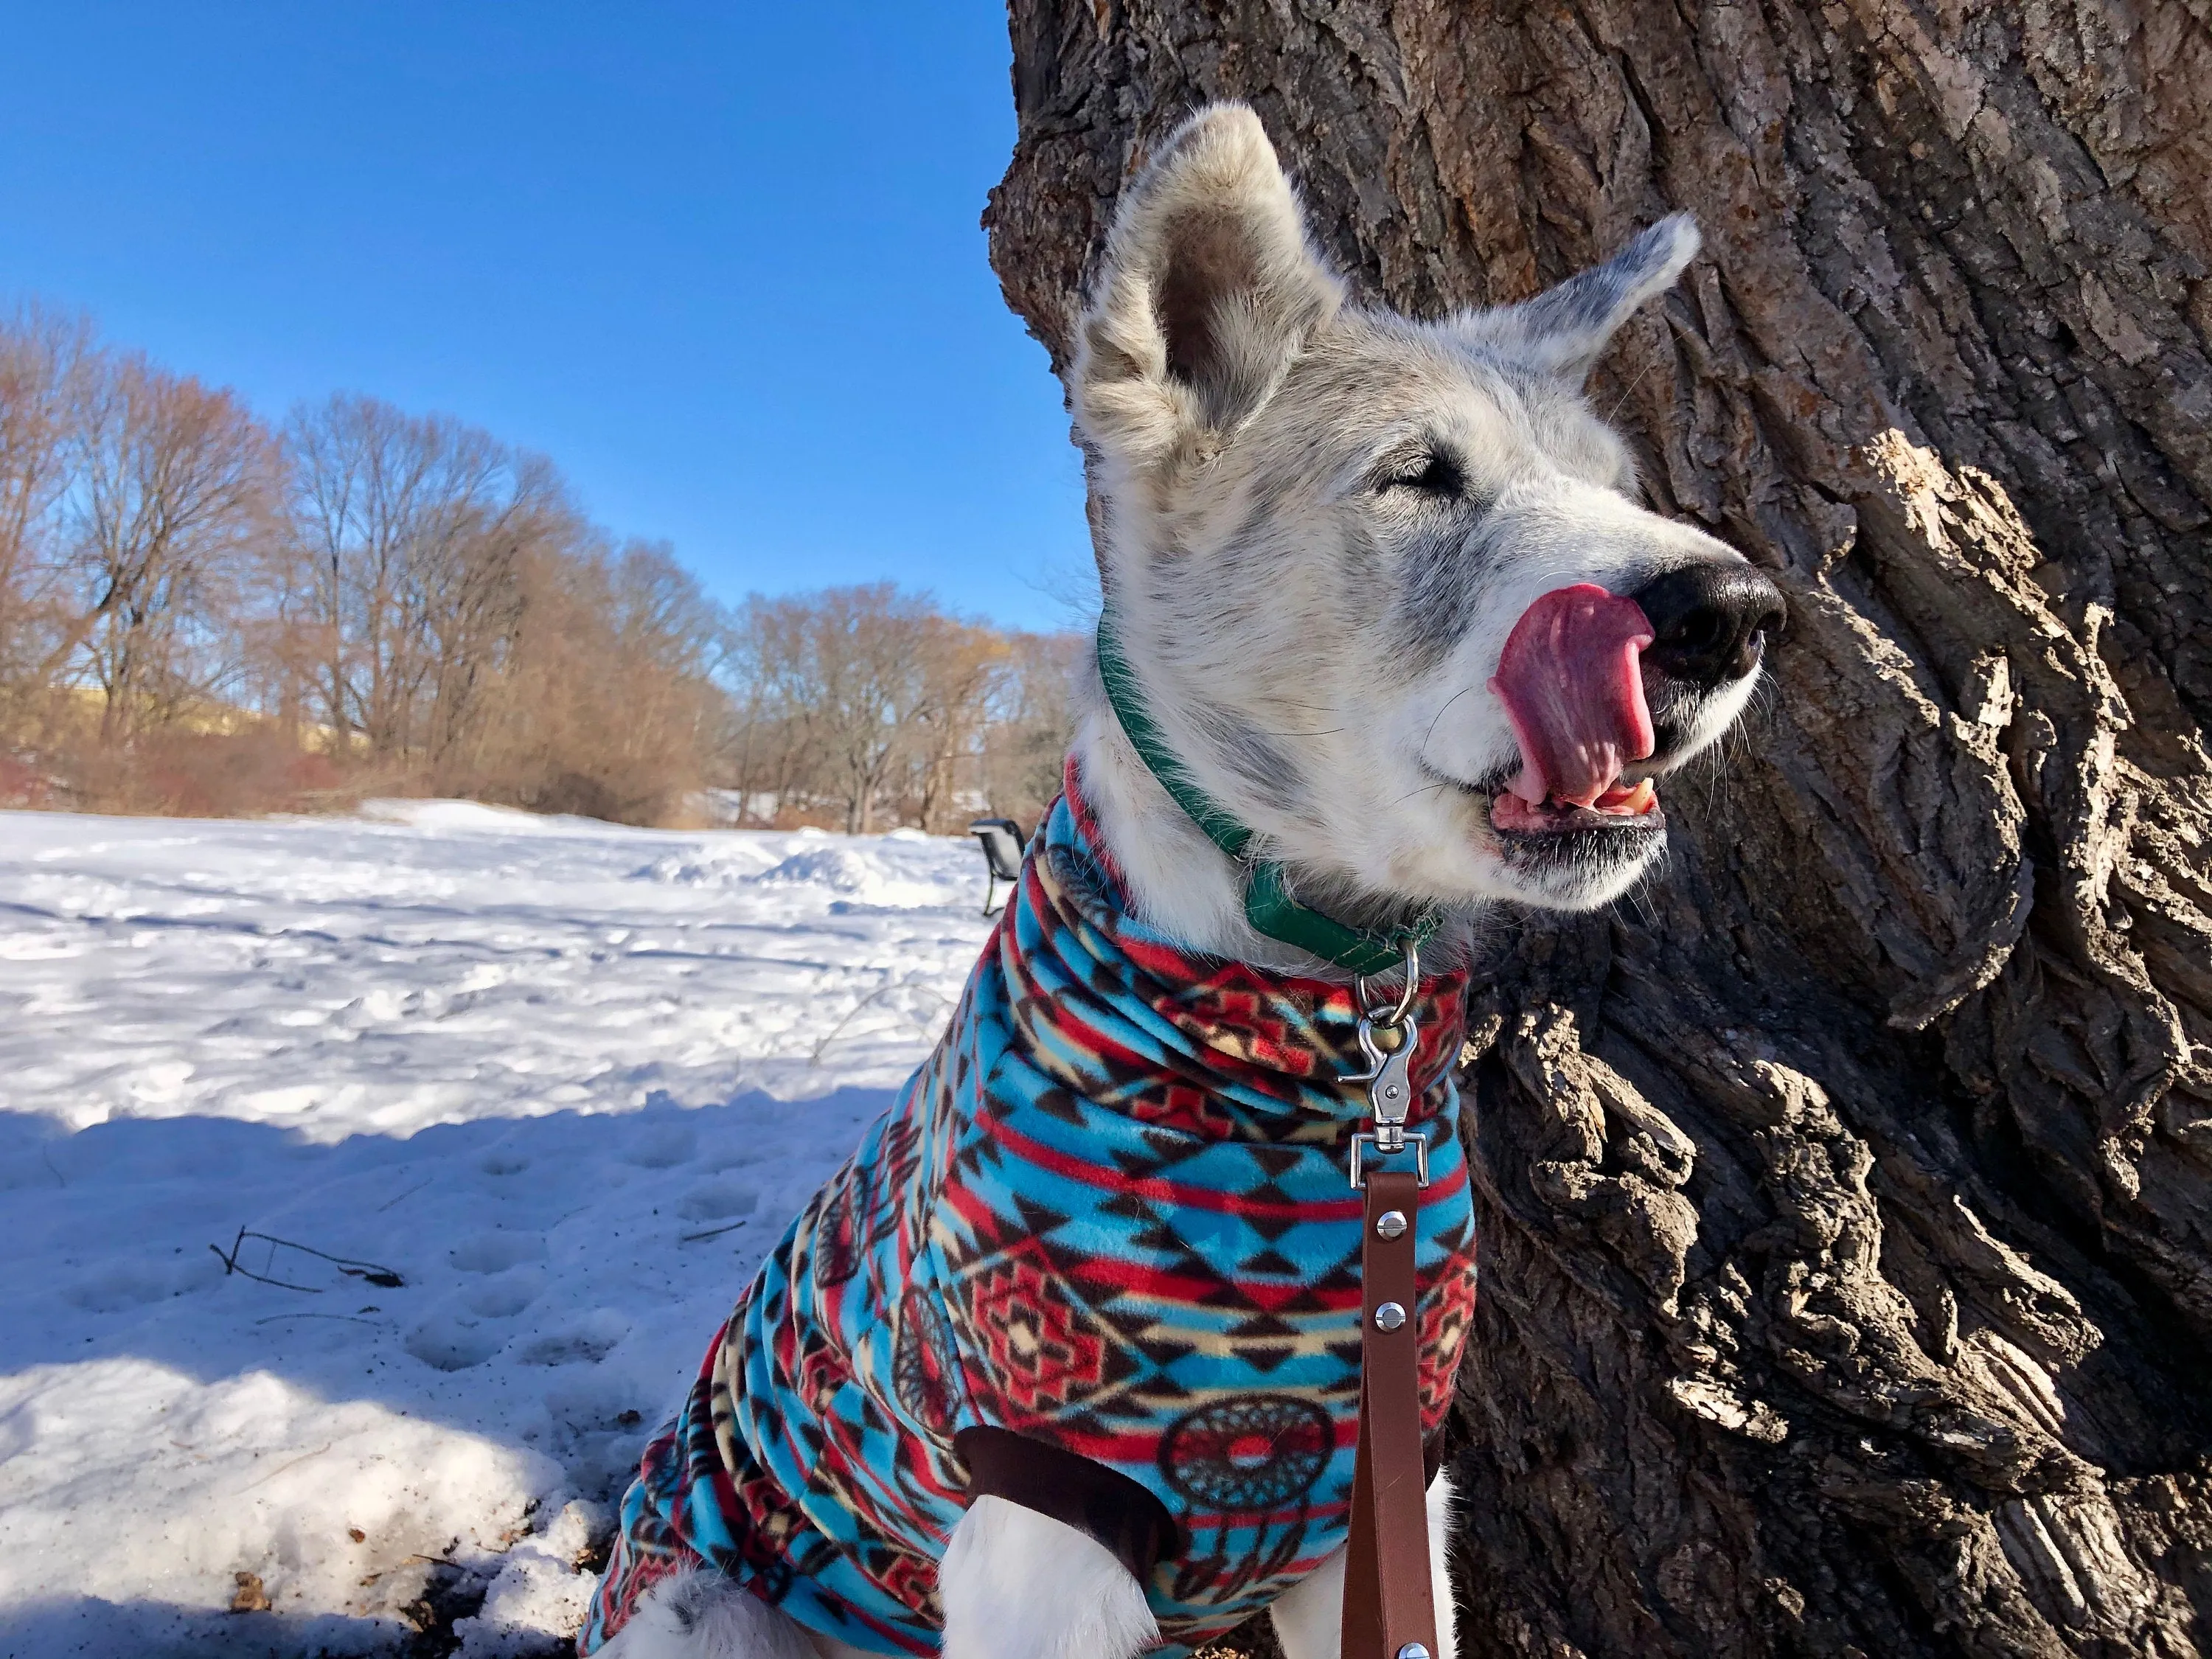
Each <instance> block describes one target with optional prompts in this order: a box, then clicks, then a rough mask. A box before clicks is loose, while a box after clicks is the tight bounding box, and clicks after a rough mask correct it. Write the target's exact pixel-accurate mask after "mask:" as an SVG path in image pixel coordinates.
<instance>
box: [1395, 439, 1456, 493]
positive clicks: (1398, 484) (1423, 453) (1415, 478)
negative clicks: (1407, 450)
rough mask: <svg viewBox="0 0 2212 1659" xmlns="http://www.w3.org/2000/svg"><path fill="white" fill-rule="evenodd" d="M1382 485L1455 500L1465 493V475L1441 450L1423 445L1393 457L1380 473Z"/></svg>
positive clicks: (1453, 460) (1454, 461)
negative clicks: (1401, 455) (1418, 448)
mask: <svg viewBox="0 0 2212 1659" xmlns="http://www.w3.org/2000/svg"><path fill="white" fill-rule="evenodd" d="M1382 487H1383V489H1411V490H1417V491H1419V493H1420V494H1422V495H1434V496H1437V497H1439V498H1441V499H1443V500H1448V501H1456V500H1457V499H1459V497H1461V496H1462V495H1465V494H1466V493H1467V479H1466V477H1465V476H1464V475H1463V474H1462V472H1461V471H1460V469H1459V463H1458V462H1457V461H1456V460H1455V459H1453V458H1452V457H1451V456H1450V455H1449V454H1447V453H1445V452H1444V451H1443V450H1441V449H1424V450H1420V451H1418V452H1416V453H1413V454H1411V455H1407V456H1405V457H1403V458H1401V459H1398V460H1395V461H1393V462H1392V463H1391V464H1390V465H1389V468H1388V470H1387V471H1385V472H1384V474H1383V483H1382Z"/></svg>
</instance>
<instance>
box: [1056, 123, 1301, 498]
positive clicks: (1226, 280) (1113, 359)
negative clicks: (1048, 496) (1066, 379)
mask: <svg viewBox="0 0 2212 1659" xmlns="http://www.w3.org/2000/svg"><path fill="white" fill-rule="evenodd" d="M1343 294H1344V290H1343V285H1342V284H1341V283H1340V282H1339V280H1338V279H1337V277H1336V276H1335V274H1334V272H1332V271H1331V270H1329V269H1328V266H1327V265H1326V264H1323V263H1322V260H1321V258H1320V257H1319V256H1318V255H1317V254H1316V252H1314V250H1313V247H1312V246H1311V245H1310V243H1309V242H1308V240H1307V239H1306V228H1305V217H1304V214H1303V213H1301V212H1300V211H1299V208H1298V202H1297V196H1296V195H1295V194H1294V193H1293V192H1292V191H1291V183H1290V180H1289V179H1286V178H1285V177H1284V175H1283V168H1282V164H1281V163H1280V162H1279V161H1277V160H1276V159H1275V151H1274V148H1273V146H1272V145H1271V144H1269V143H1268V142H1267V132H1266V131H1264V130H1263V129H1262V128H1261V125H1260V118H1259V117H1258V116H1256V115H1255V114H1254V113H1253V112H1251V110H1250V109H1249V108H1248V107H1246V106H1244V105H1243V104H1213V105H1210V106H1207V107H1206V108H1205V109H1202V110H1200V112H1198V113H1197V114H1195V115H1194V116H1192V117H1191V118H1190V119H1189V120H1188V121H1186V122H1184V123H1183V125H1182V126H1181V127H1180V128H1178V129H1177V130H1176V134H1175V136H1174V137H1171V138H1170V139H1169V140H1168V142H1167V144H1166V146H1165V147H1164V149H1162V150H1161V152H1160V153H1159V155H1158V156H1157V157H1155V158H1154V160H1153V161H1152V164H1151V165H1150V166H1148V167H1146V169H1145V171H1144V173H1142V175H1141V176H1139V179H1137V181H1136V183H1135V184H1134V185H1132V186H1131V187H1130V189H1129V190H1128V191H1127V192H1126V193H1125V194H1124V196H1123V197H1122V200H1121V206H1120V208H1119V210H1117V211H1116V213H1115V217H1114V228H1113V232H1112V234H1111V235H1110V236H1109V239H1108V241H1107V245H1106V261H1105V264H1104V267H1103V270H1102V271H1101V273H1100V276H1099V279H1098V283H1097V287H1096V289H1094V290H1093V292H1092V295H1091V304H1090V307H1089V309H1088V310H1087V311H1086V312H1085V314H1084V318H1083V325H1082V327H1081V328H1080V329H1079V331H1078V338H1077V346H1076V359H1075V388H1076V414H1077V417H1078V419H1079V422H1081V424H1082V427H1083V430H1084V434H1085V436H1086V437H1087V438H1089V439H1090V440H1091V441H1092V442H1093V443H1095V444H1097V445H1098V446H1099V447H1101V448H1103V449H1104V450H1106V451H1108V452H1109V453H1113V454H1115V455H1116V456H1118V457H1119V458H1120V459H1121V460H1123V461H1124V462H1126V463H1127V464H1128V465H1132V466H1134V467H1143V466H1146V465H1151V464H1154V463H1157V462H1159V461H1161V460H1164V459H1167V458H1168V457H1169V456H1170V455H1171V454H1174V453H1177V452H1178V451H1179V450H1180V449H1181V448H1182V447H1183V446H1185V445H1187V444H1188V443H1189V442H1191V441H1193V440H1194V439H1200V438H1202V437H1203V436H1204V435H1207V434H1214V433H1221V432H1225V431H1226V430H1227V429H1228V428H1231V427H1233V426H1234V425H1236V423H1237V422H1238V421H1240V420H1242V419H1243V417H1244V416H1247V415H1249V414H1250V413H1251V412H1252V411H1253V410H1255V409H1257V408H1258V407H1259V406H1260V405H1261V404H1262V403H1264V402H1265V401H1266V400H1267V397H1268V394H1269V393H1270V392H1273V389H1274V387H1275V386H1276V384H1277V383H1278V382H1279V380H1280V379H1281V376H1282V373H1283V370H1284V369H1285V368H1286V367H1287V366H1288V364H1289V363H1290V362H1291V358H1292V357H1294V356H1296V355H1297V350H1298V349H1299V347H1300V345H1301V344H1302V343H1304V340H1305V338H1306V337H1308V336H1309V335H1310V333H1311V332H1312V331H1313V330H1314V328H1315V327H1316V325H1319V324H1320V323H1322V321H1324V320H1325V319H1327V318H1328V316H1330V315H1331V314H1332V313H1334V311H1335V309H1336V308H1337V307H1338V306H1339V305H1340V304H1341V303H1342V301H1343Z"/></svg>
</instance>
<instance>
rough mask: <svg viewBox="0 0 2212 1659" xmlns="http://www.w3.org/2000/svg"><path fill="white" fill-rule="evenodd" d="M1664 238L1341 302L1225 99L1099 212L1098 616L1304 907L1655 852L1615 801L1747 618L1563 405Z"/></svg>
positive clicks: (1604, 437) (1685, 530) (1256, 143)
mask: <svg viewBox="0 0 2212 1659" xmlns="http://www.w3.org/2000/svg"><path fill="white" fill-rule="evenodd" d="M1697 247H1698V235H1697V232H1696V231H1695V230H1694V229H1693V228H1692V226H1691V224H1690V223H1689V222H1688V220H1687V219H1686V218H1680V217H1677V218H1673V219H1668V220H1666V221H1663V222H1661V223H1659V224H1657V225H1655V226H1653V227H1652V228H1650V229H1649V230H1647V231H1645V232H1644V234H1642V235H1641V236H1639V237H1638V238H1637V239H1636V240H1634V241H1633V242H1632V243H1631V244H1630V245H1629V246H1628V247H1627V248H1626V250H1625V251H1624V252H1621V253H1620V255H1619V256H1618V257H1616V258H1613V260H1611V261H1610V262H1608V263H1607V264H1603V265H1600V266H1598V267H1596V268H1595V269H1594V270H1586V271H1584V272H1583V273H1582V274H1581V275H1580V276H1575V277H1573V278H1571V279H1570V280H1569V281H1567V282H1565V283H1561V284H1560V285H1559V287H1558V288H1555V289H1552V290H1551V291H1550V292H1548V293H1547V294H1544V295H1541V296H1539V297H1538V298H1536V299H1534V300H1531V301H1528V302H1527V303H1525V304H1522V305H1518V306H1514V307H1508V308H1505V309H1502V310H1495V311H1486V312H1475V313H1465V314H1462V315H1458V316H1454V317H1449V318H1446V319H1443V320H1441V321H1437V322H1432V323H1422V322H1415V321H1412V320H1410V319H1406V318H1403V317H1400V316H1396V315H1394V314H1391V313H1383V312H1378V311H1370V310H1363V309H1358V308H1356V307H1352V306H1351V305H1349V304H1348V303H1347V302H1346V297H1345V294H1344V289H1343V285H1342V283H1340V280H1339V278H1338V277H1337V276H1336V275H1335V274H1334V272H1333V271H1332V270H1330V269H1329V267H1328V264H1326V263H1325V262H1324V261H1323V260H1322V258H1320V257H1319V256H1318V255H1317V254H1316V252H1314V249H1313V247H1312V246H1311V244H1310V242H1309V240H1308V239H1307V236H1306V232H1305V226H1304V219H1303V216H1302V215H1301V212H1300V210H1299V206H1298V203H1297V197H1296V196H1295V195H1294V194H1293V192H1292V191H1291V185H1290V184H1289V181H1288V180H1287V179H1285V177H1284V174H1283V172H1282V168H1281V167H1280V165H1279V163H1278V161H1276V158H1275V154H1274V151H1273V149H1272V148H1271V147H1270V146H1269V144H1268V143H1267V135H1266V134H1265V133H1264V132H1263V131H1262V130H1261V125H1260V123H1259V119H1258V118H1257V117H1255V115H1254V114H1253V113H1252V112H1251V111H1249V109H1246V108H1244V107H1243V106H1235V105H1223V106H1214V107H1212V108H1209V109H1206V110H1205V111H1202V112H1200V113H1199V114H1198V115H1196V116H1195V117H1194V118H1192V119H1191V120H1190V121H1189V122H1188V123H1187V124H1185V125H1184V126H1183V127H1182V129H1181V130H1180V131H1178V132H1177V133H1176V136H1175V137H1173V138H1172V139H1171V140H1170V142H1169V143H1168V145H1167V147H1166V148H1165V149H1164V151H1163V152H1162V153H1161V154H1160V155H1158V157H1157V159H1155V160H1154V161H1153V162H1152V165H1151V166H1150V167H1148V168H1147V169H1146V172H1145V173H1144V174H1143V176H1142V177H1141V178H1140V179H1139V180H1137V182H1136V183H1135V184H1134V185H1133V187H1132V188H1131V189H1130V191H1128V192H1127V195H1126V196H1125V197H1124V199H1123V202H1122V204H1121V210H1120V211H1119V214H1118V216H1117V217H1116V219H1115V224H1114V228H1113V233H1112V237H1111V240H1110V241H1109V246H1108V249H1107V256H1106V261H1105V264H1104V267H1103V271H1102V272H1101V275H1100V278H1099V281H1098V284H1097V288H1096V289H1095V291H1094V294H1093V297H1092V300H1091V305H1090V307H1089V308H1088V310H1087V312H1086V313H1085V316H1084V319H1083V321H1082V325H1081V329H1080V332H1079V340H1078V349H1077V357H1076V363H1075V398H1074V403H1075V408H1076V413H1077V419H1078V422H1079V426H1080V428H1081V432H1082V435H1083V437H1084V440H1085V443H1086V444H1087V446H1088V447H1089V449H1090V452H1091V456H1092V458H1093V465H1094V478H1095V480H1096V483H1097V488H1098V492H1099V497H1100V504H1101V506H1102V507H1103V514H1104V518H1103V535H1102V538H1101V540H1102V546H1103V560H1104V564H1105V572H1104V574H1105V581H1106V602H1107V605H1108V606H1109V609H1110V610H1111V611H1112V612H1113V614H1114V618H1115V631H1116V635H1117V637H1118V638H1119V640H1120V641H1121V645H1122V648H1123V651H1124V653H1125V655H1126V656H1127V658H1128V659H1129V662H1130V664H1131V666H1132V669H1133V672H1134V674H1135V676H1136V678H1137V679H1138V681H1139V685H1140V687H1141V689H1142V692H1143V695H1144V696H1145V699H1146V702H1147V704H1148V705H1149V707H1150V708H1151V710H1152V714H1154V716H1155V718H1156V719H1157V720H1158V723H1159V724H1160V726H1162V727H1163V729H1164V734H1165V736H1166V737H1167V738H1168V739H1169V741H1170V744H1172V746H1173V747H1174V749H1175V750H1176V755H1177V757H1179V759H1180V760H1181V761H1182V763H1183V765H1184V766H1185V768H1186V769H1188V771H1189V772H1190V774H1191V775H1193V777H1194V780H1195V781H1197V782H1198V783H1199V784H1200V786H1201V787H1203V788H1204V789H1205V790H1206V792H1207V793H1209V794H1210V795H1212V797H1213V799H1215V800H1216V801H1218V803H1220V805H1223V806H1224V807H1225V808H1226V809H1227V810H1228V811H1231V813H1233V814H1234V815H1235V816H1236V817H1237V818H1239V819H1240V820H1241V821H1242V822H1243V823H1246V824H1247V825H1249V826H1250V827H1251V828H1253V829H1255V830H1256V831H1258V832H1259V833H1260V835H1261V836H1262V837H1263V839H1264V842H1265V844H1266V846H1267V850H1268V852H1269V854H1271V855H1272V856H1274V857H1278V858H1280V859H1282V860H1284V861H1285V863H1287V864H1289V865H1290V866H1291V867H1292V868H1293V869H1294V870H1295V871H1296V872H1297V873H1298V879H1299V882H1300V886H1301V891H1302V892H1303V893H1304V894H1305V895H1307V896H1309V897H1310V900H1311V901H1312V902H1320V903H1323V904H1325V905H1333V906H1334V908H1337V909H1338V910H1339V911H1340V912H1343V913H1347V914H1351V915H1364V916H1374V915H1378V914H1385V913H1389V912H1391V911H1393V910H1396V911H1402V910H1403V908H1405V907H1407V905H1409V904H1431V903H1438V902H1441V903H1443V904H1445V905H1447V906H1466V905H1469V904H1474V903H1479V902H1481V901H1483V900H1486V899H1511V900H1517V901H1519V902H1523V903H1530V904H1537V905H1543V906H1547V907H1551V908H1561V909H1579V908H1589V907H1591V906H1594V905H1597V904H1601V903H1603V902H1606V901H1607V900H1608V899H1610V898H1613V896H1616V895H1618V894H1620V892H1622V891H1623V890H1625V889H1626V888H1627V887H1628V885H1629V884H1631V883H1632V881H1634V880H1635V878H1637V876H1638V874H1639V873H1640V872H1642V871H1644V869H1645V868H1647V867H1648V866H1650V863H1651V861H1652V860H1654V859H1655V858H1656V856H1657V854H1658V853H1659V851H1660V850H1661V848H1662V845H1663V844H1664V842H1665V836H1666V830H1665V818H1664V817H1663V815H1662V812H1661V811H1660V809H1659V807H1658V805H1657V801H1656V793H1655V791H1654V790H1653V788H1652V787H1651V780H1652V779H1654V778H1656V777H1659V776H1661V775H1664V774H1665V773H1667V772H1668V771H1669V770H1671V769H1674V768H1675V767H1677V766H1679V765H1680V764H1681V763H1683V762H1684V761H1685V760H1686V759H1688V758H1689V757H1691V756H1692V755H1694V754H1695V753H1697V752H1698V751H1699V750H1701V749H1704V748H1705V747H1706V746H1707V745H1708V744H1711V743H1712V742H1713V741H1714V740H1715V739H1716V738H1718V737H1719V736H1720V735H1721V733H1722V732H1724V731H1725V730H1726V729H1727V728H1728V726H1729V725H1730V724H1731V723H1732V722H1733V721H1734V720H1735V718H1736V717H1737V715H1738V714H1740V713H1741V711H1742V709H1743V707H1744V704H1745V702H1747V700H1748V699H1749V697H1750V696H1751V691H1752V687H1753V682H1754V681H1755V679H1756V678H1757V676H1758V672H1759V664H1760V660H1761V657H1762V653H1763V650H1764V640H1765V635H1766V634H1767V633H1769V632H1771V630H1772V629H1774V628H1775V627H1776V626H1777V625H1778V623H1780V622H1781V620H1782V603H1781V598H1780V595H1779V594H1778V592H1777V591H1776V590H1775V588H1774V587H1773V586H1772V585H1771V583H1769V582H1768V581H1767V580H1765V578H1764V577H1763V576H1760V575H1759V574H1758V573H1757V572H1756V571H1754V570H1753V568H1751V567H1750V566H1749V565H1748V564H1747V562H1745V561H1744V560H1743V559H1742V558H1741V556H1738V555H1737V554H1736V553H1735V552H1734V551H1732V550H1730V549H1729V548H1727V547H1725V546H1723V544H1720V543H1719V542H1717V541H1715V540H1713V539H1712V538H1711V537H1708V536H1706V535H1704V534H1702V533H1701V532H1698V531H1696V530H1693V529H1691V528H1690V527H1688V526H1685V525H1681V524H1677V523H1674V522H1672V521H1670V520H1666V519H1662V518H1660V517H1658V516H1656V514H1653V513H1648V512H1645V511H1644V510H1643V509H1642V508H1640V507H1638V506H1636V505H1635V503H1634V502H1633V501H1632V499H1631V491H1632V488H1633V482H1634V481H1633V477H1632V471H1631V468H1630V464H1629V459H1628V456H1627V453H1626V450H1625V449H1624V447H1622V444H1621V442H1620V439H1619V438H1618V437H1616V436H1615V435H1614V434H1613V431H1612V430H1611V428H1608V427H1607V425H1606V423H1605V422H1603V421H1601V419H1599V418H1598V416H1596V415H1595V413H1594V412H1593V411H1592V410H1591V409H1590V407H1589V404H1588V402H1587V401H1586V400H1585V398H1583V392H1582V386H1583V379H1584V377H1585V375H1586V374H1588V372H1589V368H1590V366H1591V365H1592V363H1593V362H1595V360H1596V358H1597V357H1598V356H1599V354H1600V353H1601V351H1603V350H1604V349H1605V346H1606V343H1607V340H1608V339H1609V338H1610V337H1611V336H1612V334H1613V331H1614V330H1615V329H1616V328H1618V327H1619V326H1620V324H1621V323H1622V322H1623V321H1624V320H1626V318H1627V317H1628V316H1629V314H1630V313H1632V312H1633V311H1634V310H1635V309H1636V307H1638V306H1639V305H1641V304H1642V303H1643V302H1644V301H1646V300H1647V299H1649V298H1650V297H1651V296H1652V295H1656V294H1657V293H1658V292H1659V291H1660V290H1661V289H1664V288H1665V287H1667V286H1668V284H1669V283H1672V282H1673V281H1674V278H1675V276H1677V275H1678V274H1679V273H1680V270H1682V267H1683V266H1684V265H1685V264H1686V263H1687V262H1688V260H1689V259H1690V258H1691V256H1692V254H1693V253H1694V252H1696V251H1697Z"/></svg>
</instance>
